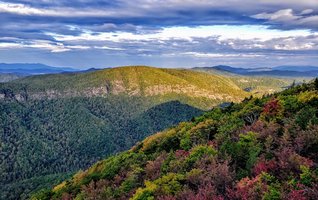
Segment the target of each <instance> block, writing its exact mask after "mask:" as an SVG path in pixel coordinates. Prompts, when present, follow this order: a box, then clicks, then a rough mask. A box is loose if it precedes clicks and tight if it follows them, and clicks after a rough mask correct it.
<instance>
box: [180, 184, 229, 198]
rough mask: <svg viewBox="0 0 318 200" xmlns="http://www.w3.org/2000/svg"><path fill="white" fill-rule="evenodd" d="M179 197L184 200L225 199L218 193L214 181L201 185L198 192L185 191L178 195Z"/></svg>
mask: <svg viewBox="0 0 318 200" xmlns="http://www.w3.org/2000/svg"><path fill="white" fill-rule="evenodd" d="M178 199H184V200H224V197H222V196H221V195H217V194H216V190H215V187H214V186H213V185H212V183H207V184H205V185H201V187H200V188H199V189H198V190H197V192H195V191H193V190H186V191H183V192H182V193H181V194H179V195H178Z"/></svg>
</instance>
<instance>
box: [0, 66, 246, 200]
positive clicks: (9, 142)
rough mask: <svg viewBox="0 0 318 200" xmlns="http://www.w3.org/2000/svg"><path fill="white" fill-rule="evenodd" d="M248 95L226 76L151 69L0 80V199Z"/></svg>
mask: <svg viewBox="0 0 318 200" xmlns="http://www.w3.org/2000/svg"><path fill="white" fill-rule="evenodd" d="M247 95H248V93H247V92H244V91H243V90H241V89H240V88H239V87H237V86H236V85H235V84H234V83H233V82H232V81H231V80H229V79H227V78H224V77H222V76H215V75H208V74H205V73H198V72H191V71H187V70H173V69H171V70H170V69H157V68H151V67H122V68H115V69H105V70H100V71H94V72H88V73H74V74H54V75H40V76H31V77H26V78H22V79H19V80H15V81H13V82H10V83H2V84H0V110H1V112H0V152H1V153H0V188H1V193H0V198H1V199H6V200H7V199H17V198H21V199H25V198H27V196H28V195H29V194H30V193H32V192H33V191H35V190H37V189H40V188H43V187H44V188H45V187H49V186H51V184H56V183H57V182H59V181H60V180H61V179H65V178H66V177H68V176H69V175H70V174H71V173H72V172H75V171H77V170H79V169H85V168H87V167H88V166H90V165H91V164H93V163H94V162H96V161H97V160H100V159H102V158H105V157H107V156H109V155H113V154H115V153H117V152H120V151H124V150H127V149H128V148H130V147H131V146H132V145H134V144H135V143H136V142H137V141H140V140H142V139H143V138H145V137H146V136H148V135H150V134H152V133H155V132H157V131H161V130H163V129H165V128H167V127H169V126H172V125H175V124H177V123H179V122H181V121H185V120H189V119H191V118H192V117H193V116H198V115H200V114H201V113H202V111H203V109H204V110H206V109H209V108H211V107H213V106H215V105H217V104H219V103H221V102H224V101H239V100H241V99H243V98H244V97H245V96H247ZM43 183H46V184H43Z"/></svg>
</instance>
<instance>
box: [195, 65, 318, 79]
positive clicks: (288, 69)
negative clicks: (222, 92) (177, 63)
mask: <svg viewBox="0 0 318 200" xmlns="http://www.w3.org/2000/svg"><path fill="white" fill-rule="evenodd" d="M193 69H194V70H198V71H211V72H216V73H221V74H224V73H225V74H227V73H232V74H239V75H245V76H279V77H317V76H318V67H316V66H288V65H286V66H277V67H273V68H236V67H230V66H226V65H218V66H214V67H195V68H193Z"/></svg>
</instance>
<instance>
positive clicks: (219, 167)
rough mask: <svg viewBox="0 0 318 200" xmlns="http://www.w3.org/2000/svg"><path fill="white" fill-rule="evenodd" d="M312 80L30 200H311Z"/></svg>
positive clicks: (317, 161) (218, 113) (212, 115)
mask: <svg viewBox="0 0 318 200" xmlns="http://www.w3.org/2000/svg"><path fill="white" fill-rule="evenodd" d="M317 155H318V79H316V80H315V81H314V82H312V83H310V84H304V85H299V86H295V87H292V88H290V89H288V90H286V91H283V92H281V93H277V94H274V95H271V96H267V97H263V98H249V99H245V100H244V101H243V102H242V103H240V104H233V105H231V106H229V107H227V108H226V109H223V110H222V109H220V108H215V109H213V110H212V111H210V112H207V113H205V114H204V115H202V116H200V117H196V118H195V119H193V120H192V121H191V122H185V123H180V124H179V125H178V126H176V127H173V128H170V129H168V130H166V131H163V132H159V133H157V134H155V135H152V136H150V137H148V138H146V139H145V140H144V141H143V142H140V143H138V144H137V145H135V146H134V147H133V148H132V149H131V150H129V151H126V152H123V153H120V154H118V155H116V156H112V157H110V158H108V159H106V160H102V161H99V162H97V163H96V164H95V165H93V166H92V167H90V168H89V169H87V170H86V171H80V172H78V173H77V174H76V175H74V176H73V177H72V178H71V179H69V180H67V181H65V182H63V183H61V184H60V185H57V186H56V187H54V189H52V190H44V191H41V192H39V193H37V194H36V195H34V196H33V198H32V199H77V200H78V199H109V200H111V199H132V200H144V199H169V200H173V199H180V200H181V199H182V200H183V199H185V200H187V199H188V200H208V199H316V198H317V196H318V168H317V166H318V156H317Z"/></svg>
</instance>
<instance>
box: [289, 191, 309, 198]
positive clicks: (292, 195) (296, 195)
mask: <svg viewBox="0 0 318 200" xmlns="http://www.w3.org/2000/svg"><path fill="white" fill-rule="evenodd" d="M286 199H289V200H306V199H307V198H306V197H305V196H304V190H292V191H291V192H290V193H289V194H288V195H287V198H286Z"/></svg>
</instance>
